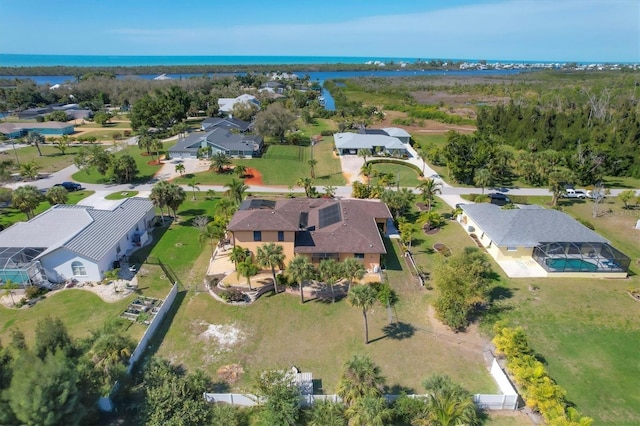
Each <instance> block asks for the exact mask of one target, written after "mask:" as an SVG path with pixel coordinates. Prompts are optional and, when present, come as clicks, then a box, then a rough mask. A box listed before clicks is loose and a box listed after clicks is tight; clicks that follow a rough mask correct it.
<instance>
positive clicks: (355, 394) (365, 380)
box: [336, 355, 385, 405]
mask: <svg viewBox="0 0 640 426" xmlns="http://www.w3.org/2000/svg"><path fill="white" fill-rule="evenodd" d="M384 381H385V379H384V377H383V376H382V375H380V367H378V366H377V365H376V364H374V362H373V361H372V360H371V358H369V357H368V356H367V355H353V356H352V357H351V359H350V360H349V361H347V362H346V363H345V364H344V371H343V372H342V375H341V377H340V381H338V386H337V388H336V393H337V394H338V396H340V397H341V398H342V401H344V403H345V404H347V405H351V404H353V403H354V402H355V401H357V400H358V399H361V398H364V397H365V396H372V397H379V396H381V395H382V386H383V385H384Z"/></svg>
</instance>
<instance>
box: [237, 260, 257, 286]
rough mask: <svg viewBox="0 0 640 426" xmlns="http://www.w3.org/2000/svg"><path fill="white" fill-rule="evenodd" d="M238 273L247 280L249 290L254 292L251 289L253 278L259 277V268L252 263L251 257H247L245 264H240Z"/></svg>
mask: <svg viewBox="0 0 640 426" xmlns="http://www.w3.org/2000/svg"><path fill="white" fill-rule="evenodd" d="M238 272H239V273H240V275H242V276H243V277H245V278H246V279H247V284H248V285H249V290H253V288H252V287H251V277H253V276H255V275H258V272H259V269H258V267H257V266H256V265H255V264H254V263H253V262H252V261H251V258H250V257H247V258H246V259H245V260H244V261H243V262H240V263H239V264H238Z"/></svg>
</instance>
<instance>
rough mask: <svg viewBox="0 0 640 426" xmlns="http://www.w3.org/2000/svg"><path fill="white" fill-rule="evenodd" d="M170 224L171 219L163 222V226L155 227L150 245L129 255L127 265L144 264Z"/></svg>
mask: <svg viewBox="0 0 640 426" xmlns="http://www.w3.org/2000/svg"><path fill="white" fill-rule="evenodd" d="M171 222H172V220H171V219H169V220H165V225H164V226H158V227H155V228H154V229H153V231H152V232H151V243H150V244H147V245H146V246H144V247H141V248H139V249H138V250H136V251H134V252H133V253H131V255H130V256H129V263H130V264H134V263H135V264H143V263H145V262H146V260H147V258H148V257H149V254H150V253H151V251H152V250H153V248H154V247H155V246H156V244H158V242H159V241H160V240H161V239H162V236H163V235H164V234H165V232H167V231H168V230H169V226H170V225H171Z"/></svg>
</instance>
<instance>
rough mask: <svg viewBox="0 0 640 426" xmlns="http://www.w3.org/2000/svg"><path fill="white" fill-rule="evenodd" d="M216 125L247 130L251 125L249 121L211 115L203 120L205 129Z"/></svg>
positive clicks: (211, 128) (210, 128) (242, 130)
mask: <svg viewBox="0 0 640 426" xmlns="http://www.w3.org/2000/svg"><path fill="white" fill-rule="evenodd" d="M214 127H223V128H225V129H236V130H240V131H241V132H246V131H247V130H249V128H250V127H251V123H250V122H248V121H243V120H238V119H237V118H222V117H209V118H206V119H204V120H202V129H203V130H213V128H214Z"/></svg>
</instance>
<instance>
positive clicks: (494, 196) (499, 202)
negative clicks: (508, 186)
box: [488, 192, 511, 206]
mask: <svg viewBox="0 0 640 426" xmlns="http://www.w3.org/2000/svg"><path fill="white" fill-rule="evenodd" d="M488 195H489V199H490V200H491V204H495V205H496V206H505V205H507V204H509V203H510V202H511V199H510V198H509V197H507V196H506V195H504V194H502V193H500V192H492V193H491V194H488Z"/></svg>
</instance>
